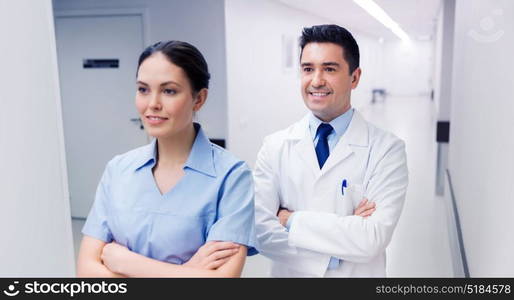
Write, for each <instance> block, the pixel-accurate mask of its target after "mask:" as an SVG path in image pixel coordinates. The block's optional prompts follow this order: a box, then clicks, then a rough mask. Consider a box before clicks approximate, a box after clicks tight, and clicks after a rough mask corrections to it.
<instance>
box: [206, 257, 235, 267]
mask: <svg viewBox="0 0 514 300" xmlns="http://www.w3.org/2000/svg"><path fill="white" fill-rule="evenodd" d="M229 259H230V257H227V258H222V259H218V260H216V261H213V262H212V263H210V264H209V265H207V268H208V269H210V270H216V269H217V268H219V267H221V266H223V265H224V264H225V263H226V262H227V261H228V260H229Z"/></svg>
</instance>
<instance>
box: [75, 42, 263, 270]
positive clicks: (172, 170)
mask: <svg viewBox="0 0 514 300" xmlns="http://www.w3.org/2000/svg"><path fill="white" fill-rule="evenodd" d="M209 78H210V75H209V72H208V68H207V63H206V62H205V59H204V58H203V56H202V54H201V53H200V52H199V51H198V50H197V49H196V48H195V47H194V46H192V45H190V44H188V43H185V42H180V41H168V42H159V43H157V44H155V45H152V46H150V47H148V48H147V49H145V51H144V52H143V53H142V54H141V56H140V58H139V64H138V70H137V93H136V107H137V110H138V111H139V114H140V118H141V120H143V123H144V127H145V129H146V131H147V132H148V134H149V135H150V136H152V137H155V139H154V140H153V141H152V142H151V143H150V144H149V145H146V146H144V147H141V148H137V149H134V150H132V151H129V152H127V153H125V154H122V155H118V156H116V157H114V158H113V159H112V160H111V161H110V162H109V163H108V164H107V166H106V169H105V171H104V174H103V176H102V178H101V180H100V183H99V185H98V189H97V193H96V199H95V202H94V204H93V207H92V209H91V212H90V213H89V216H88V218H87V221H86V223H85V225H84V228H83V230H82V233H83V234H84V237H83V240H82V244H81V248H80V253H79V258H78V264H77V275H78V276H85V277H147V276H148V277H159V276H163V277H211V276H214V277H238V276H240V274H241V271H242V268H243V265H244V262H245V258H246V256H247V255H252V254H255V253H256V250H255V248H254V247H255V239H254V236H255V234H254V202H253V201H254V193H253V181H252V176H251V171H250V169H249V168H248V166H247V165H246V164H245V163H244V162H243V161H241V160H239V159H237V158H235V157H234V156H233V155H232V154H230V153H229V152H227V151H225V150H224V149H223V148H221V147H218V146H216V145H214V144H212V143H210V141H209V140H208V139H207V137H206V136H205V134H204V132H203V130H202V128H201V126H200V125H199V124H197V123H194V122H193V116H194V114H195V112H197V111H199V110H200V108H201V107H202V106H203V104H204V103H205V101H206V99H207V94H208V84H209Z"/></svg>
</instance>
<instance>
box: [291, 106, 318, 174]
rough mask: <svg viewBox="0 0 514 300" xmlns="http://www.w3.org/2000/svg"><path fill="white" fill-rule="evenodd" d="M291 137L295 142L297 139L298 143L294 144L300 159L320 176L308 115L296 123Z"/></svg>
mask: <svg viewBox="0 0 514 300" xmlns="http://www.w3.org/2000/svg"><path fill="white" fill-rule="evenodd" d="M290 139H291V140H293V142H294V140H297V142H296V144H294V145H293V149H294V151H295V152H296V155H297V156H298V157H300V160H301V161H302V162H303V163H304V164H305V165H306V167H307V169H310V170H311V171H312V172H314V175H315V176H318V175H319V173H320V170H319V164H318V158H317V157H316V151H315V150H314V142H313V141H312V137H311V134H310V132H309V121H308V115H307V116H306V117H304V118H303V119H302V120H301V121H299V122H298V123H296V126H294V128H293V130H292V132H291V135H290Z"/></svg>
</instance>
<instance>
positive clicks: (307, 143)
mask: <svg viewBox="0 0 514 300" xmlns="http://www.w3.org/2000/svg"><path fill="white" fill-rule="evenodd" d="M254 179H255V193H256V194H255V207H256V223H257V226H256V231H257V237H258V240H259V244H260V246H259V248H260V249H259V251H260V252H261V254H263V255H264V256H267V257H268V258H270V259H271V260H272V268H271V275H272V276H274V277H323V276H325V277H385V275H386V274H385V262H386V254H385V248H386V246H387V245H388V243H389V241H390V240H391V237H392V234H393V230H394V228H395V226H396V223H397V222H398V218H399V217H400V213H401V211H402V207H403V203H404V200H405V193H406V189H407V182H408V170H407V160H406V154H405V144H404V142H403V141H402V140H400V139H399V138H397V137H396V136H394V135H393V134H391V133H388V132H385V131H383V130H381V129H379V128H377V127H375V126H373V125H372V124H370V123H368V122H366V120H364V118H363V117H362V116H361V115H360V113H359V112H357V111H355V112H354V115H353V118H352V120H351V122H350V125H349V126H348V129H347V131H346V132H345V134H344V135H343V136H342V137H341V139H340V141H339V142H338V143H337V145H336V146H335V148H334V149H333V150H332V152H331V153H330V156H329V157H328V159H327V161H326V162H325V165H324V166H323V169H322V170H320V169H319V165H318V161H317V158H316V153H315V150H314V144H313V141H312V137H311V134H310V132H309V121H308V116H306V117H304V118H303V119H302V120H301V121H299V122H297V123H295V124H293V125H292V126H290V127H289V128H287V129H285V130H282V131H279V132H276V133H274V134H272V135H270V136H267V137H266V138H265V139H264V143H263V146H262V148H261V150H260V151H259V154H258V157H257V162H256V165H255V172H254ZM344 179H346V182H347V188H344V195H343V191H342V189H343V188H342V181H343V180H344ZM363 197H367V198H368V199H370V200H371V201H374V202H376V211H375V212H374V213H373V215H372V216H371V217H368V218H362V217H359V216H354V215H353V211H354V209H355V208H356V207H357V205H358V203H359V202H360V201H361V200H362V198H363ZM279 207H285V208H287V209H289V210H292V211H295V216H294V218H293V221H292V224H291V228H290V231H289V232H288V231H287V230H286V228H285V227H283V226H282V225H281V224H280V222H279V220H278V218H277V211H278V209H279ZM332 256H334V257H337V258H339V259H341V260H343V261H342V263H341V264H340V265H339V268H338V269H333V270H327V267H328V263H329V260H330V257H332Z"/></svg>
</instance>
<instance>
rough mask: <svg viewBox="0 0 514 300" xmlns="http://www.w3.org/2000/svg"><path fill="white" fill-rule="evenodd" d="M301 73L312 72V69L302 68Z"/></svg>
mask: <svg viewBox="0 0 514 300" xmlns="http://www.w3.org/2000/svg"><path fill="white" fill-rule="evenodd" d="M303 71H304V72H311V71H312V68H310V67H305V68H303Z"/></svg>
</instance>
